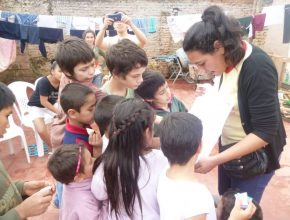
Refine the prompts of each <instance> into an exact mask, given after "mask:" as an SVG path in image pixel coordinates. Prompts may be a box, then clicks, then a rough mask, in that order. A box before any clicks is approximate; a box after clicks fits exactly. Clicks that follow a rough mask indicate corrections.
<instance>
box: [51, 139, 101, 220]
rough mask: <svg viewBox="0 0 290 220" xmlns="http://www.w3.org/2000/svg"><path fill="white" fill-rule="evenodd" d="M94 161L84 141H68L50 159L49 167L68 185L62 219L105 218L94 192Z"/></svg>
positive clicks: (65, 191) (64, 194) (61, 214)
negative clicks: (80, 142)
mask: <svg viewBox="0 0 290 220" xmlns="http://www.w3.org/2000/svg"><path fill="white" fill-rule="evenodd" d="M93 163H94V162H93V159H92V156H91V154H90V153H89V151H88V150H87V149H86V148H85V147H84V146H83V145H82V144H64V145H62V146H60V147H59V148H58V149H56V150H55V152H54V153H53V154H52V155H51V157H50V158H49V161H48V163H47V167H48V170H49V171H50V173H51V174H52V176H53V177H54V178H55V179H56V180H57V181H59V182H61V183H63V184H64V185H63V196H62V199H63V203H62V204H63V205H62V207H61V212H60V219H87V220H96V219H102V218H101V214H103V213H102V211H101V209H102V207H101V206H102V204H100V202H99V201H97V200H96V199H95V197H94V195H93V194H92V192H91V182H92V176H93V173H92V167H93ZM104 211H105V208H104Z"/></svg>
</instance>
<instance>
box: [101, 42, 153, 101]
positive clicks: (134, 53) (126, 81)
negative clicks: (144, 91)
mask: <svg viewBox="0 0 290 220" xmlns="http://www.w3.org/2000/svg"><path fill="white" fill-rule="evenodd" d="M106 64H107V67H108V69H109V71H110V72H111V74H112V77H111V79H110V80H109V81H107V82H106V83H105V84H104V85H103V87H102V90H103V92H105V93H107V94H108V95H119V96H123V97H125V98H134V89H137V87H138V86H139V85H140V84H141V83H142V81H143V79H142V74H143V72H144V71H145V69H146V66H147V64H148V58H147V55H146V53H145V51H144V50H143V49H142V48H140V47H138V46H137V45H136V44H135V43H133V42H132V41H130V40H128V39H123V40H121V41H120V42H119V43H117V44H115V45H113V46H112V47H110V49H109V50H108V52H107V54H106Z"/></svg>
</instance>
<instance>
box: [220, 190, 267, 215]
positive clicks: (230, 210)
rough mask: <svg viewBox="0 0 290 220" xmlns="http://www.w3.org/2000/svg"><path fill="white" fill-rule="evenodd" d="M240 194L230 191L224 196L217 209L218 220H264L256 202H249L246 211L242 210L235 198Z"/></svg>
mask: <svg viewBox="0 0 290 220" xmlns="http://www.w3.org/2000/svg"><path fill="white" fill-rule="evenodd" d="M239 192H240V191H239V190H232V189H229V190H228V191H226V192H225V193H224V194H223V195H222V198H221V201H220V202H219V203H218V207H217V216H218V220H239V219H241V220H262V219H263V212H262V209H261V206H260V205H259V204H258V203H257V202H256V201H254V200H252V201H251V202H249V204H248V207H247V208H246V209H244V210H243V209H241V208H240V202H239V201H237V199H236V198H235V194H237V193H239Z"/></svg>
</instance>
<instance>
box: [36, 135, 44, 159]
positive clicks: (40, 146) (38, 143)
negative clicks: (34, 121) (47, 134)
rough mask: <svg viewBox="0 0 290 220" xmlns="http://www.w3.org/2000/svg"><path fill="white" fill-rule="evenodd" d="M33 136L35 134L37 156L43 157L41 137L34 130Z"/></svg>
mask: <svg viewBox="0 0 290 220" xmlns="http://www.w3.org/2000/svg"><path fill="white" fill-rule="evenodd" d="M34 136H35V141H36V145H37V153H38V156H39V157H43V156H44V144H43V140H42V139H41V137H40V136H39V134H38V133H37V131H35V132H34Z"/></svg>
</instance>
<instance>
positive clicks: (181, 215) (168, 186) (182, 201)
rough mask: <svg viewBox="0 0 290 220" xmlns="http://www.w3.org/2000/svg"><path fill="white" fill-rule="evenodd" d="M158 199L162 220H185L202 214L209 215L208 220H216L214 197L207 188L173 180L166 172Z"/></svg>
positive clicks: (161, 176)
mask: <svg viewBox="0 0 290 220" xmlns="http://www.w3.org/2000/svg"><path fill="white" fill-rule="evenodd" d="M157 199H158V204H159V208H160V220H183V219H186V218H190V217H193V216H197V215H201V214H207V217H206V219H207V220H216V213H215V207H214V201H213V197H212V195H211V193H210V192H209V190H208V189H207V188H206V186H205V185H203V184H200V183H198V182H192V181H182V180H172V179H170V178H168V177H167V176H166V170H164V171H163V172H162V174H161V175H160V179H159V184H158V190H157Z"/></svg>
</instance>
